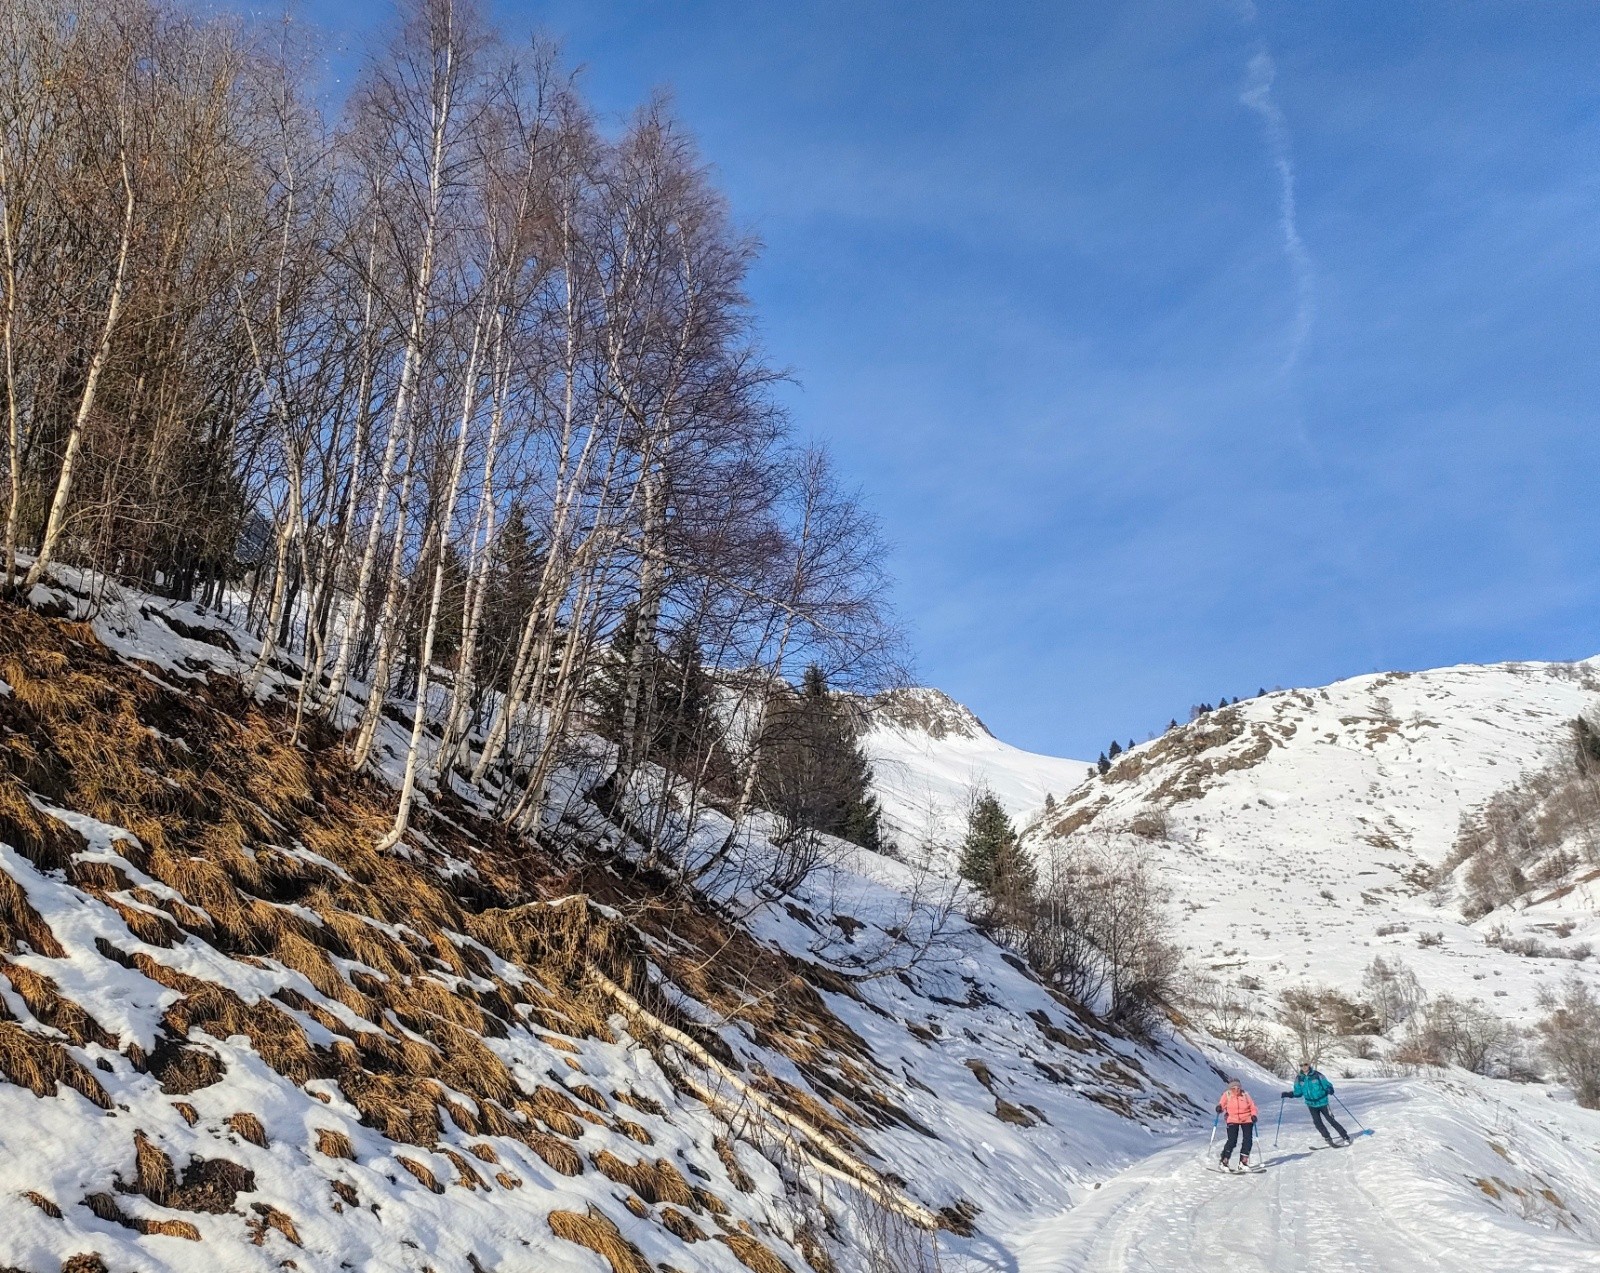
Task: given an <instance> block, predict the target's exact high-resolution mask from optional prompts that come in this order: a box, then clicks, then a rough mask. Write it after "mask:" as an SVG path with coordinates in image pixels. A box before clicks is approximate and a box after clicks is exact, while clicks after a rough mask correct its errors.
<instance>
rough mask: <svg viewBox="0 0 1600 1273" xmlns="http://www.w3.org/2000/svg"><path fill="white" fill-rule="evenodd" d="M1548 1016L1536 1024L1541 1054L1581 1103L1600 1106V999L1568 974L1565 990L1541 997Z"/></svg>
mask: <svg viewBox="0 0 1600 1273" xmlns="http://www.w3.org/2000/svg"><path fill="white" fill-rule="evenodd" d="M1539 1006H1540V1007H1541V1008H1543V1009H1544V1010H1545V1016H1544V1018H1543V1019H1542V1020H1541V1021H1540V1022H1539V1023H1538V1025H1537V1026H1535V1031H1536V1032H1537V1035H1538V1039H1539V1055H1540V1056H1541V1058H1542V1059H1543V1060H1544V1062H1545V1064H1547V1065H1548V1066H1549V1067H1550V1068H1551V1069H1552V1070H1554V1071H1555V1073H1556V1074H1557V1075H1559V1076H1560V1078H1561V1080H1562V1082H1564V1083H1567V1084H1568V1085H1569V1086H1570V1087H1571V1088H1572V1090H1573V1092H1574V1093H1575V1094H1576V1095H1577V1098H1578V1104H1580V1105H1583V1106H1586V1107H1587V1108H1589V1109H1600V998H1597V997H1596V996H1595V994H1594V992H1593V991H1592V990H1590V989H1589V987H1588V986H1587V985H1586V984H1584V982H1583V981H1581V980H1580V979H1579V977H1578V975H1577V974H1576V973H1568V974H1567V978H1566V980H1565V981H1563V982H1562V983H1561V992H1560V994H1556V993H1555V992H1554V991H1550V990H1545V991H1543V992H1542V993H1541V994H1540V996H1539Z"/></svg>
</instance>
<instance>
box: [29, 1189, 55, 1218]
mask: <svg viewBox="0 0 1600 1273" xmlns="http://www.w3.org/2000/svg"><path fill="white" fill-rule="evenodd" d="M22 1196H23V1197H24V1198H26V1199H27V1200H28V1201H29V1202H31V1203H33V1205H34V1206H36V1207H38V1208H39V1210H40V1211H42V1212H44V1213H45V1215H47V1216H49V1217H50V1218H51V1219H52V1220H59V1219H61V1208H60V1207H58V1206H56V1204H55V1203H53V1202H51V1201H50V1199H48V1198H46V1197H45V1196H44V1195H43V1194H42V1193H35V1192H34V1191H33V1190H32V1189H29V1190H28V1191H27V1192H26V1193H24V1194H23V1195H22Z"/></svg>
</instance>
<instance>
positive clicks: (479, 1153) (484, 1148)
mask: <svg viewBox="0 0 1600 1273" xmlns="http://www.w3.org/2000/svg"><path fill="white" fill-rule="evenodd" d="M467 1152H468V1153H469V1154H471V1155H472V1156H473V1157H474V1158H476V1159H478V1160H479V1161H481V1162H486V1163H498V1162H499V1161H500V1155H499V1154H497V1153H495V1151H494V1146H493V1145H485V1144H482V1143H479V1144H476V1145H468V1146H467Z"/></svg>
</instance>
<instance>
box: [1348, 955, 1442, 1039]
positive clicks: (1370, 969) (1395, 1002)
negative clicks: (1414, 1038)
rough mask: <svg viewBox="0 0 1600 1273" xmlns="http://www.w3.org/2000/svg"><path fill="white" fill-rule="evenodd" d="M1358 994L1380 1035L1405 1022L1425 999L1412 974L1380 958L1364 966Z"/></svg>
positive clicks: (1400, 966)
mask: <svg viewBox="0 0 1600 1273" xmlns="http://www.w3.org/2000/svg"><path fill="white" fill-rule="evenodd" d="M1361 991H1362V994H1363V996H1364V997H1365V999H1366V1001H1367V1003H1368V1004H1369V1005H1370V1006H1371V1008H1372V1013H1373V1016H1374V1017H1375V1018H1376V1019H1377V1027H1378V1032H1379V1033H1380V1034H1387V1033H1388V1032H1389V1031H1390V1030H1392V1029H1394V1027H1395V1026H1397V1025H1403V1024H1404V1023H1405V1022H1407V1021H1409V1020H1410V1019H1411V1017H1412V1016H1413V1015H1414V1014H1415V1013H1416V1011H1417V1009H1418V1008H1420V1007H1421V1006H1422V1004H1423V1001H1424V1000H1425V999H1426V998H1427V995H1426V994H1425V992H1424V991H1423V989H1422V984H1421V983H1420V982H1419V981H1418V980H1417V974H1416V973H1414V972H1412V971H1411V969H1410V968H1408V967H1407V966H1406V965H1405V964H1404V963H1403V962H1402V961H1401V960H1398V959H1393V960H1386V959H1384V958H1383V957H1382V956H1381V955H1380V956H1377V957H1376V958H1374V959H1373V961H1372V962H1371V963H1370V964H1368V965H1367V970H1366V972H1365V973H1364V974H1363V975H1362V979H1361Z"/></svg>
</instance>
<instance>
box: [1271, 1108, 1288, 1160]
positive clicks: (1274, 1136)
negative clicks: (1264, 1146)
mask: <svg viewBox="0 0 1600 1273" xmlns="http://www.w3.org/2000/svg"><path fill="white" fill-rule="evenodd" d="M1287 1099H1288V1098H1287V1097H1285V1096H1280V1097H1278V1125H1277V1126H1276V1127H1274V1128H1273V1129H1272V1147H1273V1148H1274V1149H1276V1148H1277V1147H1278V1133H1279V1132H1281V1131H1282V1130H1283V1103H1284V1101H1285V1100H1287Z"/></svg>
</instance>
